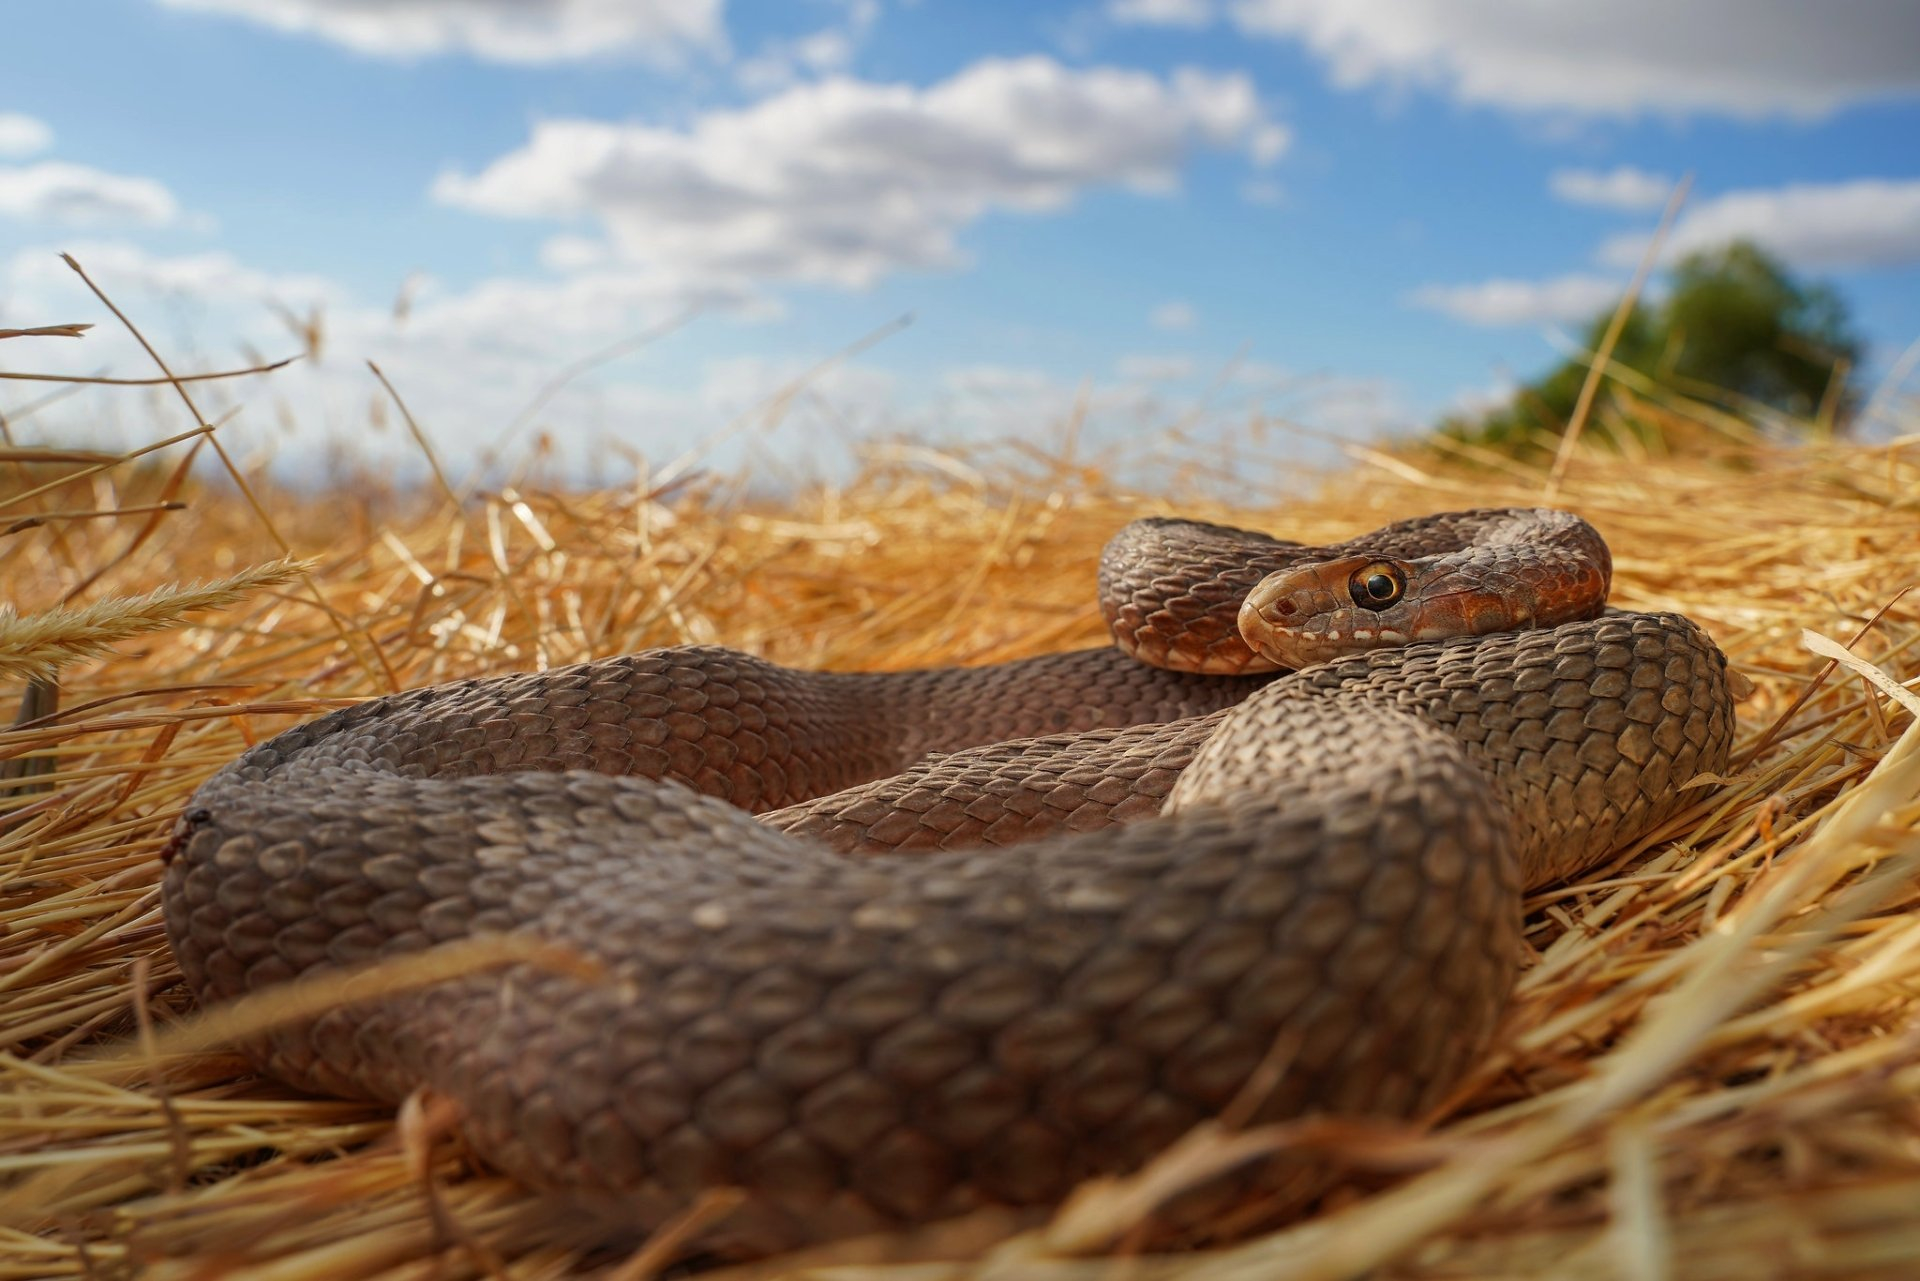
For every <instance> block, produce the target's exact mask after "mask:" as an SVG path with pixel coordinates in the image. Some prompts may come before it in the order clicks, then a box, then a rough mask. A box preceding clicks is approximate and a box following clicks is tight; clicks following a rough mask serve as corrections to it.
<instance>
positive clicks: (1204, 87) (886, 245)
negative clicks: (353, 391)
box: [434, 57, 1285, 288]
mask: <svg viewBox="0 0 1920 1281" xmlns="http://www.w3.org/2000/svg"><path fill="white" fill-rule="evenodd" d="M1277 128H1278V127H1277V126H1276V125H1275V124H1274V122H1272V121H1271V120H1270V119H1269V118H1268V117H1267V114H1266V112H1265V109H1264V108H1263V107H1262V106H1261V104H1260V101H1259V98H1258V96H1257V95H1256V94H1255V92H1254V89H1253V85H1252V82H1251V80H1250V79H1249V78H1248V77H1246V76H1244V75H1237V74H1233V75H1228V74H1214V73H1210V72H1204V71H1196V70H1191V69H1183V70H1179V71H1176V72H1174V73H1173V74H1172V75H1171V76H1169V77H1166V78H1164V79H1162V78H1160V77H1156V76H1154V75H1151V74H1148V73H1146V72H1141V71H1129V70H1118V69H1113V68H1099V67H1096V68H1090V69H1085V70H1078V69H1072V68H1068V67H1065V66H1062V65H1061V64H1059V63H1057V62H1054V61H1052V60H1051V59H1048V58H1042V57H1028V58H1020V59H1014V60H989V61H984V62H980V63H976V64H974V65H972V66H970V67H968V68H966V69H964V70H962V71H961V72H959V73H958V74H956V75H954V76H953V77H952V78H950V79H948V80H945V81H942V82H940V83H938V84H934V85H931V86H928V87H926V88H916V87H913V86H910V85H893V84H874V83H869V82H865V81H859V80H851V79H845V78H834V79H829V80H826V81H822V82H820V83H817V84H806V85H800V86H796V87H794V88H792V89H789V90H787V91H786V92H784V93H781V94H779V95H777V96H774V97H771V98H767V99H765V100H763V101H761V102H759V103H756V104H754V105H752V106H749V107H745V108H742V109H739V110H726V111H716V112H712V113H709V114H707V115H705V116H702V117H700V118H699V119H697V120H695V121H694V122H693V123H692V124H691V125H690V126H689V127H688V128H687V129H685V130H677V129H669V128H658V127H654V126H647V125H627V124H609V123H602V122H598V121H589V120H553V121H547V122H544V123H541V124H539V125H536V126H535V128H534V131H533V136H532V138H531V140H530V141H529V142H528V143H527V145H525V146H524V147H522V148H520V149H519V150H517V151H514V152H510V153H508V154H507V155H505V156H502V157H500V158H499V159H497V160H495V161H494V162H493V163H492V164H490V165H489V166H487V167H486V168H485V169H484V170H482V171H481V172H479V173H478V174H474V175H466V174H459V173H447V174H443V175H442V176H441V177H440V179H439V180H438V181H437V182H436V183H435V184H434V194H435V195H436V196H437V197H438V198H439V199H440V200H442V201H445V202H447V203H449V204H453V205H458V206H461V207H464V208H467V209H473V210H477V211H480V212H484V213H491V214H498V215H505V216H511V217H542V218H562V219H564V218H580V217H590V218H593V219H597V220H598V221H599V222H600V224H601V225H602V226H603V227H604V229H605V232H606V235H607V239H608V242H609V244H610V245H611V246H612V247H613V250H614V252H615V254H616V256H617V257H618V258H620V259H621V260H623V261H625V262H628V263H631V264H636V265H640V266H644V267H646V268H647V269H649V270H654V271H660V272H670V273H675V274H679V275H682V276H684V277H685V278H687V279H689V280H694V281H710V280H721V281H729V282H740V281H755V282H778V281H823V282H829V283H832V284H837V285H841V286H844V287H854V288H858V287H864V286H866V285H868V284H870V283H872V282H873V281H875V280H877V279H879V278H880V277H882V276H884V275H886V274H888V273H890V272H894V271H899V270H902V269H911V268H922V269H929V268H944V267H951V266H953V265H954V264H955V263H956V262H958V261H959V259H960V252H959V250H958V248H957V246H956V243H955V241H956V236H957V235H958V233H959V231H960V230H961V229H962V228H963V227H965V226H967V225H968V224H970V223H972V222H973V221H975V220H976V219H978V218H980V217H981V216H983V215H984V214H986V213H988V212H989V211H991V210H995V209H1010V210H1020V211H1026V212H1041V211H1049V210H1055V209H1059V208H1061V207H1063V206H1065V205H1067V204H1068V203H1070V202H1071V201H1072V200H1073V199H1074V198H1075V197H1076V196H1077V195H1078V194H1079V193H1080V192H1082V191H1084V190H1086V189H1088V188H1092V187H1101V186H1122V187H1128V188H1131V189H1134V190H1136V191H1142V192H1165V191H1168V190H1171V189H1173V188H1174V187H1175V186H1176V185H1177V184H1178V181H1179V177H1180V170H1181V166H1182V164H1183V162H1184V161H1185V160H1186V159H1187V157H1188V156H1189V154H1191V153H1192V152H1193V151H1195V150H1196V149H1199V148H1202V147H1213V148H1230V147H1231V148H1241V149H1244V150H1246V151H1248V152H1249V153H1251V154H1252V155H1253V158H1254V159H1255V161H1256V163H1259V162H1268V161H1271V160H1272V159H1273V158H1275V157H1276V156H1277V154H1278V152H1279V151H1280V150H1281V149H1282V148H1283V147H1284V145H1285V139H1284V135H1281V136H1276V130H1277Z"/></svg>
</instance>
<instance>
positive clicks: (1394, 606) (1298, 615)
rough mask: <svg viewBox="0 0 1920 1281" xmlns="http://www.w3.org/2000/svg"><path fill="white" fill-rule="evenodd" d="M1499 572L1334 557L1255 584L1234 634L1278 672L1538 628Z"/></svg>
mask: <svg viewBox="0 0 1920 1281" xmlns="http://www.w3.org/2000/svg"><path fill="white" fill-rule="evenodd" d="M1502 578H1503V576H1502V575H1499V574H1488V573H1484V572H1475V571H1474V570H1473V569H1472V568H1470V567H1468V566H1464V565H1462V564H1461V563H1460V561H1459V560H1458V559H1456V558H1454V557H1445V556H1442V557H1429V558H1425V559H1422V560H1400V559H1396V558H1394V557H1391V556H1368V555H1355V556H1342V557H1339V558H1338V559H1335V560H1325V561H1318V562H1315V563H1313V564H1308V565H1298V566H1295V567H1294V568H1292V569H1284V570H1280V571H1279V572H1277V573H1273V574H1269V575H1267V577H1265V578H1263V579H1261V580H1260V583H1259V585H1258V586H1256V587H1255V588H1254V589H1253V590H1252V591H1251V592H1249V593H1247V599H1246V603H1245V604H1243V605H1241V607H1240V620H1239V621H1240V636H1241V639H1243V640H1245V641H1246V643H1247V644H1248V646H1250V647H1251V648H1252V649H1253V650H1254V651H1255V652H1257V653H1258V654H1260V655H1261V656H1262V657H1263V658H1266V659H1268V660H1269V661H1271V662H1275V663H1279V664H1280V665H1281V666H1283V667H1291V668H1301V667H1306V666H1309V665H1311V664H1313V663H1324V662H1326V661H1328V660H1329V659H1334V658H1342V657H1345V656H1346V655H1349V654H1357V653H1361V652H1363V651H1365V650H1370V649H1387V648H1390V647H1392V646H1396V645H1408V644H1412V643H1413V642H1415V641H1428V640H1444V639H1447V638H1449V637H1453V636H1484V635H1486V634H1487V633H1488V632H1499V631H1511V630H1515V629H1517V628H1523V627H1535V626H1539V625H1540V624H1541V621H1542V620H1541V619H1540V618H1539V615H1538V611H1537V609H1536V602H1535V601H1534V599H1533V598H1532V597H1531V596H1530V595H1529V594H1528V593H1527V592H1525V591H1521V590H1517V588H1518V587H1519V584H1517V583H1513V582H1510V581H1502Z"/></svg>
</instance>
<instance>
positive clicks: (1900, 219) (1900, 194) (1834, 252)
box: [1600, 178, 1920, 268]
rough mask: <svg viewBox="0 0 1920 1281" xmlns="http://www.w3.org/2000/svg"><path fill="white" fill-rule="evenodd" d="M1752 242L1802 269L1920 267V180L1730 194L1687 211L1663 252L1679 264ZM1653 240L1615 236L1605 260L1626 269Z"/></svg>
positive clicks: (1606, 246) (1602, 254) (1605, 249)
mask: <svg viewBox="0 0 1920 1281" xmlns="http://www.w3.org/2000/svg"><path fill="white" fill-rule="evenodd" d="M1738 239H1744V240H1751V241H1753V242H1755V243H1756V244H1758V245H1760V246H1761V247H1762V248H1764V249H1767V250H1769V251H1770V252H1772V253H1774V254H1777V255H1778V256H1779V257H1781V258H1782V259H1784V260H1785V261H1787V262H1789V263H1791V264H1792V265H1794V266H1796V267H1807V268H1852V267H1897V266H1904V265H1906V264H1909V263H1915V262H1920V181H1913V180H1908V181H1894V180H1888V179H1877V178H1863V179H1860V180H1858V181H1854V182H1840V183H1829V184H1814V183H1800V184H1795V185H1793V186H1788V187H1772V188H1761V189H1755V190H1748V191H1730V192H1727V193H1726V194H1725V195H1722V196H1716V197H1714V198H1713V199H1711V200H1705V201H1702V202H1700V203H1699V204H1697V205H1693V206H1691V207H1689V208H1688V209H1687V211H1686V212H1685V213H1683V214H1682V215H1681V217H1680V221H1679V222H1678V224H1676V225H1675V227H1674V229H1673V234H1672V235H1671V236H1669V237H1668V238H1667V243H1666V245H1665V247H1664V249H1663V250H1662V255H1663V257H1664V259H1665V260H1666V261H1673V260H1675V259H1677V258H1680V257H1682V256H1684V255H1686V254H1689V253H1694V252H1696V251H1699V250H1704V249H1713V248H1716V247H1718V246H1721V245H1724V244H1726V243H1728V242H1729V241H1732V240H1738ZM1646 245H1647V237H1646V236H1645V235H1643V234H1639V233H1632V234H1626V235H1620V236H1615V237H1613V238H1611V239H1609V240H1608V241H1607V242H1606V243H1605V244H1603V245H1602V246H1601V247H1600V258H1601V260H1602V261H1604V262H1607V263H1611V264H1615V265H1619V266H1626V265H1630V264H1632V263H1636V262H1638V261H1639V260H1640V256H1641V255H1642V254H1643V253H1645V252H1646Z"/></svg>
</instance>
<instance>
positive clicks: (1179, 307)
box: [1148, 298, 1200, 330]
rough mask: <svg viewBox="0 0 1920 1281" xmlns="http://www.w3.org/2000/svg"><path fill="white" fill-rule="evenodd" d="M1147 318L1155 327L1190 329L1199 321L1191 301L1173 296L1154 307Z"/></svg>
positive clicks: (1197, 313) (1198, 315)
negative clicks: (1173, 297)
mask: <svg viewBox="0 0 1920 1281" xmlns="http://www.w3.org/2000/svg"><path fill="white" fill-rule="evenodd" d="M1148 319H1150V320H1151V321H1153V327H1154V328H1155V329H1166V330H1181V329H1192V328H1193V327H1194V326H1195V325H1197V324H1199V323H1200V313H1199V312H1197V311H1195V310H1194V309H1193V304H1192V303H1190V302H1182V301H1180V300H1179V299H1177V298H1175V299H1172V300H1170V301H1168V302H1163V303H1161V304H1160V305H1159V306H1158V307H1155V308H1154V309H1153V314H1152V315H1151V316H1149V317H1148Z"/></svg>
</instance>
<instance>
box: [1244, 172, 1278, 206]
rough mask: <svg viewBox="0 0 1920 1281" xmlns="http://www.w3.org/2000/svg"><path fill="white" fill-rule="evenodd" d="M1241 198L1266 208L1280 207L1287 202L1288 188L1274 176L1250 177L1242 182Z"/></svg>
mask: <svg viewBox="0 0 1920 1281" xmlns="http://www.w3.org/2000/svg"><path fill="white" fill-rule="evenodd" d="M1240 199H1242V200H1244V201H1246V202H1247V203H1248V204H1250V205H1259V206H1261V207H1262V208H1265V209H1278V208H1279V207H1280V206H1281V205H1284V204H1286V203H1287V189H1286V188H1285V187H1283V186H1281V185H1280V184H1279V183H1278V182H1276V181H1274V180H1273V179H1272V178H1249V179H1247V180H1246V181H1245V182H1243V183H1241V184H1240Z"/></svg>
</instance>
